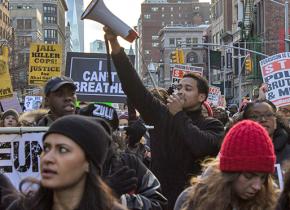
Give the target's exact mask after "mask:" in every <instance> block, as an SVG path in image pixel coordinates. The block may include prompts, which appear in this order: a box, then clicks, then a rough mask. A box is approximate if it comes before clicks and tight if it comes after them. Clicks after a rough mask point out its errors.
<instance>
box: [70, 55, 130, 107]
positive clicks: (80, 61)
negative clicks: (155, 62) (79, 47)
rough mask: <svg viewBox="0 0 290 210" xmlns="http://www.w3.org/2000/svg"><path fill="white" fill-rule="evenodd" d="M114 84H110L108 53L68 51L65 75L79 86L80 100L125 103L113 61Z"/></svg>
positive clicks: (124, 96)
mask: <svg viewBox="0 0 290 210" xmlns="http://www.w3.org/2000/svg"><path fill="white" fill-rule="evenodd" d="M111 71H112V72H111V75H112V85H111V86H109V82H108V72H107V57H106V54H99V53H75V52H68V53H67V62H66V72H65V75H66V76H68V77H70V78H72V79H73V80H74V82H75V85H76V86H77V90H76V94H77V98H78V100H81V101H91V102H107V101H110V102H113V103H124V102H125V101H126V95H125V94H124V92H123V90H122V86H121V83H120V80H119V78H118V76H117V72H116V69H115V66H114V64H113V62H112V61H111Z"/></svg>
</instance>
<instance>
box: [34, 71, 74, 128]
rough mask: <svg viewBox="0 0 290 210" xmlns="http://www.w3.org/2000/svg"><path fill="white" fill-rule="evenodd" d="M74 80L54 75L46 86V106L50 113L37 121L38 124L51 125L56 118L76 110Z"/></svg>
mask: <svg viewBox="0 0 290 210" xmlns="http://www.w3.org/2000/svg"><path fill="white" fill-rule="evenodd" d="M76 89H77V87H76V86H75V84H74V81H73V80H72V79H71V78H69V77H66V76H61V77H53V78H51V79H50V80H48V81H47V83H46V85H45V87H44V96H45V106H46V107H48V108H49V113H48V114H47V115H45V116H44V117H42V119H40V120H39V122H37V125H38V126H50V125H51V123H52V122H53V121H55V120H56V119H58V118H60V117H62V116H65V115H70V114H75V112H76V93H75V91H76Z"/></svg>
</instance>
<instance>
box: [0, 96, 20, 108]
mask: <svg viewBox="0 0 290 210" xmlns="http://www.w3.org/2000/svg"><path fill="white" fill-rule="evenodd" d="M0 102H1V106H2V108H3V110H4V112H5V111H7V110H8V109H15V110H16V111H17V112H19V113H21V112H22V108H21V105H20V103H19V100H18V97H17V93H16V92H14V93H13V97H12V98H5V99H2V100H0Z"/></svg>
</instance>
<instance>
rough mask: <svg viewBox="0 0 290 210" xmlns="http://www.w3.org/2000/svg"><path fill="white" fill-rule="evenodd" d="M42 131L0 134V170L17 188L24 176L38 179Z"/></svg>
mask: <svg viewBox="0 0 290 210" xmlns="http://www.w3.org/2000/svg"><path fill="white" fill-rule="evenodd" d="M43 134H44V133H24V134H22V135H19V134H1V135H0V171H2V172H4V174H5V175H6V176H7V177H8V178H9V179H10V181H11V182H12V184H13V185H14V186H15V187H16V188H17V189H18V187H19V183H20V181H21V180H22V179H24V178H26V177H35V178H37V179H40V168H39V166H40V155H41V152H42V136H43Z"/></svg>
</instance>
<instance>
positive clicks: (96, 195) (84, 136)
mask: <svg viewBox="0 0 290 210" xmlns="http://www.w3.org/2000/svg"><path fill="white" fill-rule="evenodd" d="M109 130H110V127H109V126H108V125H107V124H106V123H105V122H104V121H99V122H97V121H96V120H93V119H89V118H87V117H83V116H78V115H69V116H65V117H62V118H59V119H57V120H56V121H55V122H54V123H53V124H52V125H51V126H50V128H49V130H48V131H47V132H46V133H45V135H44V136H43V154H42V155H41V158H40V162H41V177H42V178H41V181H40V182H39V183H37V184H38V185H39V189H38V190H36V191H35V190H30V191H27V190H25V191H23V190H22V194H21V196H20V197H19V199H18V200H16V201H14V203H12V204H11V205H10V208H8V209H17V210H22V209H24V210H28V209H29V210H111V209H123V207H120V206H119V205H118V204H117V202H116V200H115V198H114V197H113V195H112V193H111V191H110V189H109V187H107V185H106V184H105V183H104V182H103V181H102V180H101V178H100V174H101V170H102V165H103V163H104V160H105V157H106V155H107V151H108V148H109V145H110V142H111V137H110V135H109V133H108V131H109ZM27 183H28V184H29V183H32V184H35V183H36V182H35V181H32V180H25V181H24V182H23V183H22V185H21V186H27V185H26V184H27ZM33 188H35V187H34V186H33Z"/></svg>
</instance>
